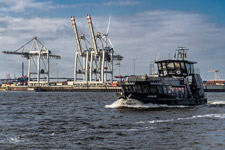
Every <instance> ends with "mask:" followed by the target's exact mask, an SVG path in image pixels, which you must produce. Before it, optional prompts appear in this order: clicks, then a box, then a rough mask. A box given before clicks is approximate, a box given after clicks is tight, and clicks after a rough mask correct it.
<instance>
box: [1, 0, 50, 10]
mask: <svg viewBox="0 0 225 150" xmlns="http://www.w3.org/2000/svg"><path fill="white" fill-rule="evenodd" d="M52 6H53V3H52V2H51V1H46V2H38V1H35V0H22V1H18V0H7V1H5V0H0V9H1V11H2V12H25V11H26V10H27V9H37V10H44V9H48V8H50V7H52Z"/></svg>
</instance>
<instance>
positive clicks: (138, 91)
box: [133, 85, 142, 93]
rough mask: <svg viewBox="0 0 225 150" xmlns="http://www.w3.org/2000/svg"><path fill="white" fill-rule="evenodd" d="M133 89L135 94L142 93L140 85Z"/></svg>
mask: <svg viewBox="0 0 225 150" xmlns="http://www.w3.org/2000/svg"><path fill="white" fill-rule="evenodd" d="M133 88H134V92H136V93H142V92H141V87H140V85H134V86H133Z"/></svg>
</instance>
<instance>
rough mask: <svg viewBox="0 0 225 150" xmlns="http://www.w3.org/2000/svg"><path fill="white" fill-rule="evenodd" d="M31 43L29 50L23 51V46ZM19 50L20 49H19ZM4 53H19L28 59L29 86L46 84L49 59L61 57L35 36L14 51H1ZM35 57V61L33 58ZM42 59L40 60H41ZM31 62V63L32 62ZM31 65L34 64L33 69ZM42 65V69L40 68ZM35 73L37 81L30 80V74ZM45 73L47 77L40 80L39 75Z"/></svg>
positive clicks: (47, 81) (47, 82)
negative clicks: (52, 52)
mask: <svg viewBox="0 0 225 150" xmlns="http://www.w3.org/2000/svg"><path fill="white" fill-rule="evenodd" d="M30 43H32V44H31V48H30V51H29V52H25V51H24V49H25V46H27V45H28V44H30ZM20 50H21V51H20ZM2 53H4V54H13V55H21V56H22V57H25V58H27V59H28V62H29V63H28V85H31V86H40V85H48V84H49V59H50V58H55V59H61V56H59V55H53V54H51V51H50V50H48V49H47V48H46V47H45V46H44V45H43V44H42V43H41V42H40V41H39V40H38V39H37V37H34V38H32V39H31V40H30V41H29V42H27V43H26V44H24V45H23V46H21V47H20V48H18V49H17V50H15V51H2ZM35 58H36V63H35V60H34V59H35ZM41 60H42V61H41ZM32 62H33V63H32ZM32 65H33V66H34V68H35V69H36V70H35V69H34V70H33V71H31V69H32ZM41 67H43V68H44V69H41ZM33 74H34V75H37V76H36V77H37V81H32V80H31V75H33ZM43 75H47V77H46V78H45V77H44V79H45V80H41V76H43Z"/></svg>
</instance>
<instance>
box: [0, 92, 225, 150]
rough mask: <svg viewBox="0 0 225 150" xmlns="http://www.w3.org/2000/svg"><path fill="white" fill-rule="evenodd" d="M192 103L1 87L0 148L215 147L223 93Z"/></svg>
mask: <svg viewBox="0 0 225 150" xmlns="http://www.w3.org/2000/svg"><path fill="white" fill-rule="evenodd" d="M207 97H208V101H209V104H207V105H202V106H197V107H186V106H179V107H171V106H167V105H144V104H142V103H140V102H138V101H136V100H128V101H124V100H121V99H120V100H116V97H115V94H114V93H75V92H74V93H73V92H71V93H69V92H67V93H66V92H61V93H56V92H55V93H54V92H0V99H1V100H0V149H10V150H13V149H15V150H18V149H19V150H23V149H26V150H31V149H35V150H36V149H40V150H43V149H52V150H61V149H68V150H72V149H95V150H97V149H115V150H118V149H138V150H140V149H143V150H144V149H154V150H156V149H181V150H182V149H183V150H192V149H196V150H199V149H202V150H205V149H210V150H211V149H218V150H220V149H221V150H223V149H224V147H225V93H207Z"/></svg>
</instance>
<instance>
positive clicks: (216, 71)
mask: <svg viewBox="0 0 225 150" xmlns="http://www.w3.org/2000/svg"><path fill="white" fill-rule="evenodd" d="M208 72H215V80H217V79H218V77H217V73H218V72H219V70H209V71H208Z"/></svg>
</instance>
